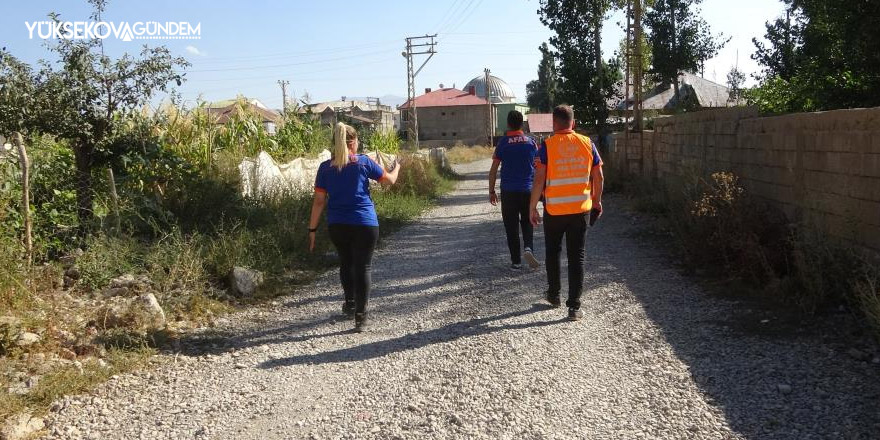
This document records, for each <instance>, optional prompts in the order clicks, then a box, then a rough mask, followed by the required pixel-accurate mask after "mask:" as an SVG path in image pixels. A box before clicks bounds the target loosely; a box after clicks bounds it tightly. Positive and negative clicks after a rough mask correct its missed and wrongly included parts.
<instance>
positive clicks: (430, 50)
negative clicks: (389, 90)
mask: <svg viewBox="0 0 880 440" xmlns="http://www.w3.org/2000/svg"><path fill="white" fill-rule="evenodd" d="M435 38H437V34H434V35H425V36H422V37H407V38H406V50H405V51H403V53H401V55H403V57H404V58H406V85H407V90H406V97H407V102H408V103H409V106H407V109H406V125H407V130H406V131H407V139H408V140H409V141H410V142H411V143H412V146H413V147H414V148H415V149H416V150H418V149H419V119H418V118H419V116H418V112H417V111H416V76H417V75H418V74H419V72H421V71H422V68H424V67H425V64H428V61H429V60H430V59H431V58H433V57H434V54H435V53H437V50H436V49H435V46H436V45H437V43H436V42H435V41H434V39H435ZM416 55H428V58H427V59H425V61H423V62H422V65H421V66H419V68H418V69H415V70H414V67H415V66H414V63H413V57H415V56H416Z"/></svg>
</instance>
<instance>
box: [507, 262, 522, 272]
mask: <svg viewBox="0 0 880 440" xmlns="http://www.w3.org/2000/svg"><path fill="white" fill-rule="evenodd" d="M510 268H511V269H513V270H520V269H522V263H512V264H511V265H510Z"/></svg>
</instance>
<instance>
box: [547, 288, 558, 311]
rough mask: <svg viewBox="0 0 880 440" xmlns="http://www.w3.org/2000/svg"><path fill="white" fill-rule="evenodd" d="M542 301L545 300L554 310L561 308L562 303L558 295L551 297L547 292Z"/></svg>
mask: <svg viewBox="0 0 880 440" xmlns="http://www.w3.org/2000/svg"><path fill="white" fill-rule="evenodd" d="M544 299H546V300H547V302H548V303H550V305H551V306H553V307H554V308H555V307H561V306H562V301H561V300H560V299H559V294H556V295H553V294H551V293H550V291H549V290H548V291H547V292H546V293H545V294H544Z"/></svg>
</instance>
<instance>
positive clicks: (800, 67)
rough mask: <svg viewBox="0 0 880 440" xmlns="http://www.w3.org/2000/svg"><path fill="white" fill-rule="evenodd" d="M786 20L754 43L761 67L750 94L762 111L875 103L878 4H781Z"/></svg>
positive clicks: (801, 0)
mask: <svg viewBox="0 0 880 440" xmlns="http://www.w3.org/2000/svg"><path fill="white" fill-rule="evenodd" d="M785 3H786V6H787V10H786V16H785V17H784V18H780V19H778V20H776V21H775V22H773V23H767V33H766V35H765V38H766V40H767V41H768V43H769V44H768V45H765V44H764V43H762V42H760V41H757V40H755V41H754V43H755V46H756V49H757V50H756V52H755V54H754V55H753V59H755V60H756V61H758V63H760V64H761V65H762V67H763V72H762V73H763V75H762V78H761V80H762V81H761V85H760V86H759V87H758V88H757V89H756V90H754V92H753V93H752V94H751V99H752V101H753V102H755V103H758V104H759V105H761V106H762V108H763V109H764V110H765V111H767V112H792V111H816V110H830V109H836V108H851V107H873V106H878V105H880V50H878V49H877V48H878V47H880V32H877V30H876V27H877V23H878V22H880V2H877V1H847V0H785Z"/></svg>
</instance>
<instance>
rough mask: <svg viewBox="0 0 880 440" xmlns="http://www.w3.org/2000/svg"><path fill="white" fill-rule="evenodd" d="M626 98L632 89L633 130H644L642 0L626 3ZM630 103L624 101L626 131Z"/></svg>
mask: <svg viewBox="0 0 880 440" xmlns="http://www.w3.org/2000/svg"><path fill="white" fill-rule="evenodd" d="M625 58H626V80H625V83H626V99H629V97H630V91H632V98H633V102H632V115H633V119H634V120H633V131H634V132H641V131H642V80H643V75H644V72H642V59H643V56H642V0H629V2H627V5H626V57H625ZM628 110H629V103H628V102H624V117H625V118H626V119H625V120H624V131H625V132H627V133H628V132H629V124H628V122H629V111H628Z"/></svg>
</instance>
